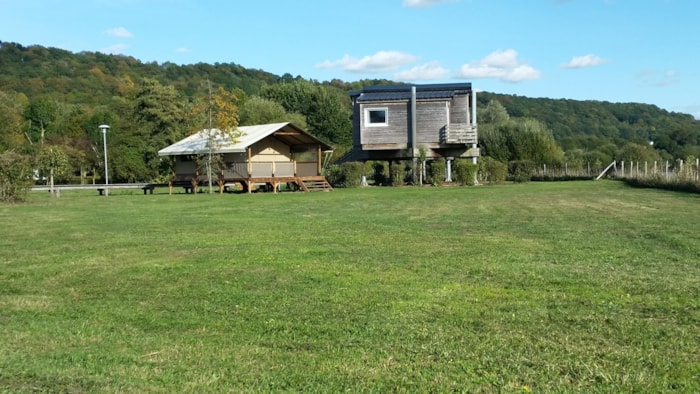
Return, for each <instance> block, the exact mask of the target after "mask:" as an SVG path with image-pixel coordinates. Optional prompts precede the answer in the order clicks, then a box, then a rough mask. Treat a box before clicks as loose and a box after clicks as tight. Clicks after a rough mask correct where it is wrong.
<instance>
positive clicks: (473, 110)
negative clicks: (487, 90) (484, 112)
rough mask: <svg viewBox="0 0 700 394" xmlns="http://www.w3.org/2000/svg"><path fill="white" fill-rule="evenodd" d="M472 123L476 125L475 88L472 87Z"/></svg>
mask: <svg viewBox="0 0 700 394" xmlns="http://www.w3.org/2000/svg"><path fill="white" fill-rule="evenodd" d="M472 124H473V125H474V126H476V90H473V89H472Z"/></svg>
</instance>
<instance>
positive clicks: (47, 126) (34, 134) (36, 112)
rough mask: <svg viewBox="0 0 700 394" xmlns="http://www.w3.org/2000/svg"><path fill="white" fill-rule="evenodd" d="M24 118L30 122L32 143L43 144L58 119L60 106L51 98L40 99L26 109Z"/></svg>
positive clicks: (29, 135) (29, 134) (43, 97)
mask: <svg viewBox="0 0 700 394" xmlns="http://www.w3.org/2000/svg"><path fill="white" fill-rule="evenodd" d="M24 118H25V119H26V120H27V121H28V122H29V130H28V134H27V135H28V138H29V139H30V142H31V143H33V144H34V143H42V142H43V141H44V139H45V138H46V134H47V133H48V132H50V131H51V130H52V126H53V125H54V122H55V121H56V120H57V119H58V104H57V103H56V101H55V100H53V99H51V98H50V97H47V96H41V97H38V98H36V99H34V100H32V101H31V102H30V103H29V105H28V106H27V107H26V108H25V110H24Z"/></svg>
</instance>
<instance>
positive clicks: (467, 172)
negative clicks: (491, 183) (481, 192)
mask: <svg viewBox="0 0 700 394" xmlns="http://www.w3.org/2000/svg"><path fill="white" fill-rule="evenodd" d="M454 167H455V168H454V176H455V180H456V181H457V182H459V183H460V184H462V185H467V186H474V184H475V182H474V181H475V180H476V173H477V171H478V170H479V165H478V164H473V163H472V162H471V160H468V159H457V160H455V165H454Z"/></svg>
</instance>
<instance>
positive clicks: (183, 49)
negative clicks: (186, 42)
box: [175, 47, 192, 53]
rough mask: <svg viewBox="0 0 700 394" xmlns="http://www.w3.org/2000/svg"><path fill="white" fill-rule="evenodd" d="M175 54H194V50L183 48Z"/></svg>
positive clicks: (178, 49)
mask: <svg viewBox="0 0 700 394" xmlns="http://www.w3.org/2000/svg"><path fill="white" fill-rule="evenodd" d="M175 52H177V53H190V52H192V50H190V48H185V47H182V48H177V49H176V50H175Z"/></svg>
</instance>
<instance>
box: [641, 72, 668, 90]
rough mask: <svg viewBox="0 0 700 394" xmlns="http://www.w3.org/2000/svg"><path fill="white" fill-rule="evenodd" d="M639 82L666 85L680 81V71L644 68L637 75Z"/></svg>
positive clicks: (658, 85) (659, 85)
mask: <svg viewBox="0 0 700 394" xmlns="http://www.w3.org/2000/svg"><path fill="white" fill-rule="evenodd" d="M636 77H637V80H638V81H639V83H641V84H643V85H650V86H657V87H665V86H670V85H673V84H675V83H677V82H678V73H677V72H676V71H673V70H669V71H666V72H663V73H662V72H660V71H657V70H643V71H640V72H638V73H637V75H636Z"/></svg>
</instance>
